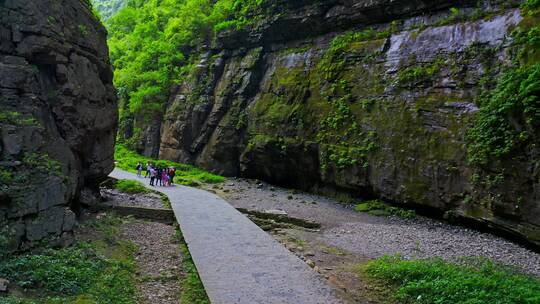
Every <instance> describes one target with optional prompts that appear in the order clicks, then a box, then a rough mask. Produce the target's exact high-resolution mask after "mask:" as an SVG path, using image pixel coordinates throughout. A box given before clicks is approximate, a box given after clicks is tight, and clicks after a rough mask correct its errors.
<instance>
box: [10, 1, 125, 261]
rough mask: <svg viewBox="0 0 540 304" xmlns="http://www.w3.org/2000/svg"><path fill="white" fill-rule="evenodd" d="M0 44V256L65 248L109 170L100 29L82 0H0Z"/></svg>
mask: <svg viewBox="0 0 540 304" xmlns="http://www.w3.org/2000/svg"><path fill="white" fill-rule="evenodd" d="M0 37H1V41H0V249H1V250H2V251H15V250H18V249H24V248H27V247H31V246H34V245H36V244H37V243H39V242H41V241H50V242H52V243H62V242H65V241H69V239H70V236H71V233H70V232H71V230H72V228H73V226H74V224H75V220H76V216H75V213H74V212H76V211H77V208H78V206H79V203H80V202H84V203H92V201H93V200H95V199H96V197H95V195H96V194H95V193H96V192H95V190H96V189H97V185H98V183H99V182H100V181H101V180H102V179H103V178H105V177H106V176H107V175H108V173H109V172H110V171H112V169H113V167H114V163H113V157H114V156H113V154H114V139H115V133H116V124H117V105H116V95H115V90H114V88H113V86H112V72H111V68H110V65H109V62H108V49H107V44H106V31H105V29H104V28H103V26H102V25H101V23H100V22H99V21H98V19H96V17H95V16H94V15H93V13H92V11H91V9H90V7H89V5H88V3H87V2H86V1H85V0H59V1H33V0H2V1H0Z"/></svg>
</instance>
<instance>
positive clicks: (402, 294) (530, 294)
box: [359, 256, 540, 304]
mask: <svg viewBox="0 0 540 304" xmlns="http://www.w3.org/2000/svg"><path fill="white" fill-rule="evenodd" d="M359 271H360V272H362V273H364V274H366V275H367V276H368V277H369V278H372V279H375V280H381V282H384V283H386V284H387V285H389V286H392V288H395V293H394V298H395V300H396V301H397V302H399V303H404V304H406V303H418V304H424V303H425V304H432V303H445V304H453V303H468V304H480V303H492V304H499V303H500V304H503V303H505V304H508V303H520V304H533V303H540V280H538V279H535V278H532V277H528V276H526V275H523V274H519V273H517V272H515V271H513V270H512V269H509V268H507V267H505V266H501V265H499V264H496V263H494V262H492V261H489V260H487V259H468V260H463V261H461V262H459V263H450V262H445V261H443V260H441V259H430V260H405V259H403V258H401V257H399V256H386V257H382V258H379V259H377V260H374V261H371V262H369V263H367V264H366V265H364V266H361V267H360V268H359Z"/></svg>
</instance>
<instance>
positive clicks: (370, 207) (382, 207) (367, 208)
mask: <svg viewBox="0 0 540 304" xmlns="http://www.w3.org/2000/svg"><path fill="white" fill-rule="evenodd" d="M354 210H356V211H358V212H366V213H368V214H370V215H375V216H398V217H403V218H414V217H415V216H416V212H414V210H406V209H403V208H398V207H393V206H389V205H388V204H386V203H384V202H382V201H379V200H372V201H366V202H363V203H360V204H358V205H356V206H355V207H354Z"/></svg>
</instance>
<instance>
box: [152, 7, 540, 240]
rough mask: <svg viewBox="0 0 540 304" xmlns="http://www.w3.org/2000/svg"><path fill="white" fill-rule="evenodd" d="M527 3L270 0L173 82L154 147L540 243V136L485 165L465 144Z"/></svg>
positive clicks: (166, 154)
mask: <svg viewBox="0 0 540 304" xmlns="http://www.w3.org/2000/svg"><path fill="white" fill-rule="evenodd" d="M519 2H520V1H515V2H513V1H510V2H509V1H504V2H503V1H480V2H478V1H459V3H456V1H446V0H440V1H421V0H398V1H394V0H392V1H390V0H376V1H337V0H327V1H278V0H276V1H267V2H265V3H271V4H273V5H269V7H267V8H265V9H266V10H267V11H266V13H265V14H263V15H264V17H262V19H260V20H258V22H255V24H254V25H253V26H250V27H246V28H243V29H240V30H229V31H225V32H222V33H220V34H219V35H218V38H217V40H216V41H214V43H212V47H207V48H206V49H203V50H201V58H200V63H199V65H198V66H197V70H196V71H195V72H194V74H193V77H192V78H193V79H195V80H192V81H189V82H185V83H183V84H182V85H180V86H178V87H177V88H175V90H174V92H173V94H172V97H171V98H170V100H169V102H168V105H167V109H166V111H165V114H164V117H163V121H162V122H161V130H160V131H159V132H157V131H155V129H156V128H155V126H153V127H152V128H153V130H154V131H155V132H154V133H155V134H158V135H159V136H160V140H159V141H158V140H155V139H154V140H148V139H147V145H146V148H147V149H150V150H152V151H156V150H157V149H159V156H160V157H161V158H165V159H171V160H176V161H181V162H189V163H193V164H196V165H199V166H202V167H204V168H206V169H210V170H212V171H214V172H217V173H221V174H225V175H236V176H244V177H250V178H259V179H263V180H266V181H268V182H271V183H276V184H280V185H286V186H293V187H298V188H302V189H306V190H312V191H323V192H334V193H335V192H341V193H342V192H346V193H350V194H353V195H359V196H364V197H379V198H383V199H385V200H388V201H391V202H394V203H396V204H405V205H408V206H412V207H417V208H423V209H426V210H431V211H432V212H435V213H437V214H439V215H443V214H444V215H445V216H446V217H448V218H458V219H466V220H472V221H473V222H474V223H482V224H486V225H488V226H491V227H495V228H497V229H499V230H503V231H506V232H509V233H511V234H513V235H515V236H519V237H521V238H525V239H527V240H528V241H530V242H531V243H534V244H537V245H540V192H539V191H540V184H539V182H540V178H539V177H540V170H539V167H538V159H539V155H540V152H539V150H538V147H539V146H540V145H538V136H536V135H533V136H531V137H527V138H528V140H529V145H527V146H526V147H525V148H523V149H522V150H519V151H515V152H514V154H513V155H510V156H506V157H501V158H500V159H497V160H496V161H493V162H492V163H490V164H488V165H486V166H477V165H474V164H472V163H471V161H470V159H469V155H468V144H469V143H468V139H467V138H468V137H467V133H468V130H469V129H470V128H471V126H472V125H473V124H474V121H475V118H476V116H477V115H478V111H479V105H480V100H481V98H482V96H484V95H485V93H486V92H489V91H491V90H493V89H494V88H495V86H496V84H497V81H498V79H499V77H500V75H501V74H502V73H503V71H504V70H505V68H506V67H508V66H510V65H511V63H512V60H514V59H515V56H516V54H515V53H516V52H515V50H514V46H513V45H512V41H513V38H512V37H513V36H512V32H513V30H514V29H515V28H516V27H518V26H519V25H520V24H521V23H522V22H523V19H524V16H523V14H522V13H521V11H520V9H519ZM477 5H479V6H477ZM453 6H457V8H456V7H453ZM451 7H452V8H451ZM529 23H530V22H529ZM512 123H513V124H514V126H516V128H517V129H520V128H521V129H524V128H523V127H521V126H520V125H519V124H520V121H518V120H516V121H514V122H512ZM535 132H536V134H539V133H540V132H538V130H536V131H534V130H533V132H531V133H535ZM155 142H160V145H159V147H157V146H152V145H153V144H152V143H155ZM148 145H150V147H148ZM523 146H525V145H523Z"/></svg>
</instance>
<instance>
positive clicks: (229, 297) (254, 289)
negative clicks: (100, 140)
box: [110, 169, 343, 304]
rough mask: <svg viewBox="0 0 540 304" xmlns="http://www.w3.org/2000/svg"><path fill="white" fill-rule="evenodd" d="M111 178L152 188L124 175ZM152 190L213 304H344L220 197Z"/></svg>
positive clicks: (188, 190) (180, 188)
mask: <svg viewBox="0 0 540 304" xmlns="http://www.w3.org/2000/svg"><path fill="white" fill-rule="evenodd" d="M110 176H111V177H114V178H117V179H131V180H138V181H141V182H143V183H144V184H145V185H146V186H147V187H149V188H150V186H148V185H147V182H148V180H147V179H144V178H138V177H137V176H136V175H135V174H132V173H129V172H126V171H122V170H119V169H115V170H114V171H113V172H112V173H111V175H110ZM151 188H152V189H154V190H157V191H160V192H162V193H165V194H166V195H167V196H168V197H169V199H170V201H171V205H172V207H173V210H174V213H175V216H176V219H177V220H178V222H179V224H180V228H181V229H182V233H183V234H184V238H185V240H186V242H187V244H188V247H189V251H190V252H191V255H192V257H193V261H194V262H195V265H196V266H197V269H198V271H199V275H200V277H201V280H202V282H203V284H204V287H205V289H206V292H207V293H208V297H209V298H210V300H211V302H212V303H214V304H243V303H246V304H253V303H258V304H264V303H269V304H270V303H271V304H284V303H291V304H292V303H294V304H315V303H321V304H323V303H324V304H332V303H343V301H341V300H340V299H339V298H338V297H337V296H336V292H335V290H334V289H333V288H332V287H331V286H330V285H329V284H328V283H327V282H326V281H325V280H324V279H323V278H321V277H320V276H319V274H317V273H316V272H315V271H313V270H312V269H311V268H309V266H308V265H307V264H305V263H304V262H303V261H302V260H300V259H299V258H298V257H296V256H295V255H294V254H292V253H291V252H290V251H288V250H287V249H286V248H285V247H283V246H282V245H281V244H279V243H278V242H277V241H275V240H274V239H273V238H272V237H271V236H270V235H268V234H267V233H266V232H264V231H263V230H261V229H260V228H259V227H258V226H257V225H255V224H254V223H253V222H251V221H250V220H249V219H247V218H246V217H245V216H244V215H242V214H241V213H240V212H238V211H237V210H236V209H235V208H233V207H232V206H231V205H229V204H228V203H227V202H226V201H224V200H223V199H221V198H219V197H218V196H217V195H214V194H211V193H209V192H207V191H203V190H199V189H195V188H190V187H184V186H178V185H176V186H174V187H151Z"/></svg>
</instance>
